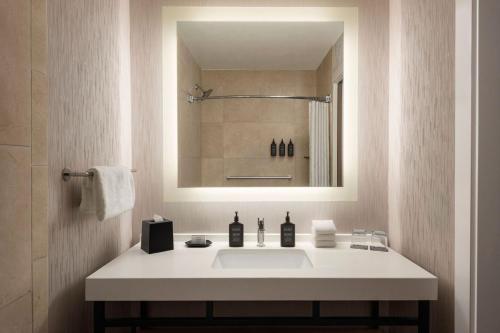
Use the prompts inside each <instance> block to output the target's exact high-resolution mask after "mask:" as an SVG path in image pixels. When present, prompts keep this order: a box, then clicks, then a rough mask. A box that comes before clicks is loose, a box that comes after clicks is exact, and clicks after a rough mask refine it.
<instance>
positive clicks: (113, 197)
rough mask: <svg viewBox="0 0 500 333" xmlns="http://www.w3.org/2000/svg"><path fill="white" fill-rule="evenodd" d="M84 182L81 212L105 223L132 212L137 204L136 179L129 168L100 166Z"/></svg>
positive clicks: (91, 170)
mask: <svg viewBox="0 0 500 333" xmlns="http://www.w3.org/2000/svg"><path fill="white" fill-rule="evenodd" d="M89 172H92V174H93V176H92V177H87V178H86V179H85V180H84V183H83V187H82V202H81V203H80V210H81V211H82V212H85V213H95V214H96V215H97V219H98V220H99V221H103V220H106V219H109V218H112V217H115V216H118V215H120V214H121V213H123V212H126V211H128V210H131V209H132V208H133V207H134V203H135V189H134V177H133V176H132V173H131V172H130V169H129V168H126V167H121V166H118V167H107V166H98V167H94V168H92V169H90V170H89Z"/></svg>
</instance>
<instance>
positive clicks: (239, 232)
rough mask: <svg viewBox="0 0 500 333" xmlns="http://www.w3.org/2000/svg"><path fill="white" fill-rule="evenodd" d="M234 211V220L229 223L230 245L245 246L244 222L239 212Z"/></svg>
mask: <svg viewBox="0 0 500 333" xmlns="http://www.w3.org/2000/svg"><path fill="white" fill-rule="evenodd" d="M234 213H235V215H234V222H233V223H231V224H229V246H230V247H243V224H242V223H240V218H239V217H238V212H234Z"/></svg>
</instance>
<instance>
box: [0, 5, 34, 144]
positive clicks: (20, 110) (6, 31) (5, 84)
mask: <svg viewBox="0 0 500 333" xmlns="http://www.w3.org/2000/svg"><path fill="white" fill-rule="evenodd" d="M30 12H31V1H29V0H5V1H1V2H0V22H2V32H1V33H0V59H1V62H0V77H1V78H2V84H1V85H0V144H9V145H17V146H30V145H31V139H30V137H31V135H30V127H31V126H30V124H31V121H30V118H31V117H30V114H31V28H30V27H31V17H30Z"/></svg>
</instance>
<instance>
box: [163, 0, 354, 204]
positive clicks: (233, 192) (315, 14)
mask: <svg viewBox="0 0 500 333" xmlns="http://www.w3.org/2000/svg"><path fill="white" fill-rule="evenodd" d="M162 15H163V151H164V153H163V199H164V201H166V202H221V201H222V202H223V201H254V202H255V201H356V200H357V197H358V9H357V8H356V7H174V6H165V7H163V8H162ZM179 21H207V22H216V21H217V22H235V21H236V22H245V21H246V22H325V21H326V22H329V21H335V22H344V94H345V95H344V96H345V97H344V110H346V112H345V114H344V116H343V134H344V137H343V147H342V151H343V153H344V155H343V165H342V171H343V177H344V178H343V182H344V186H343V187H191V188H182V187H178V165H179V164H178V135H177V134H178V123H177V22H179Z"/></svg>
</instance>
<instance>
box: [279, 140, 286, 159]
mask: <svg viewBox="0 0 500 333" xmlns="http://www.w3.org/2000/svg"><path fill="white" fill-rule="evenodd" d="M285 146H286V145H285V143H284V142H283V139H281V143H280V156H285Z"/></svg>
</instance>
